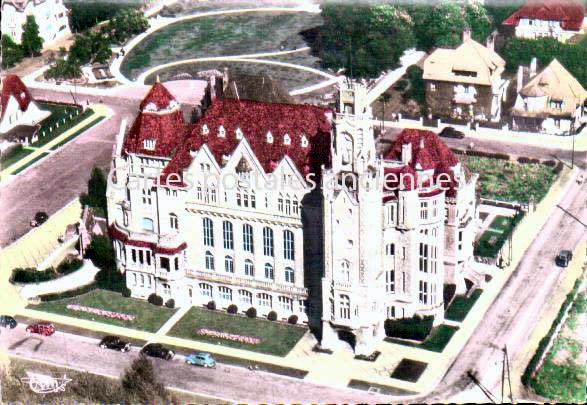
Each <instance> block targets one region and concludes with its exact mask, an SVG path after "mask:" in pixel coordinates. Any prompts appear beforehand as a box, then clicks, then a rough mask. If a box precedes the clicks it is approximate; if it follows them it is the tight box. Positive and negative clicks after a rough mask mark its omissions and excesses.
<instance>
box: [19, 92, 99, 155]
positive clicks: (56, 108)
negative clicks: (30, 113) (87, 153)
mask: <svg viewBox="0 0 587 405" xmlns="http://www.w3.org/2000/svg"><path fill="white" fill-rule="evenodd" d="M39 107H40V108H41V109H43V110H49V111H51V115H50V116H49V117H48V118H47V119H46V120H44V121H43V122H42V123H41V128H39V131H38V132H37V133H38V135H39V139H38V140H37V141H36V142H33V143H32V144H31V146H34V147H39V146H43V145H45V144H47V143H49V142H50V141H52V140H53V139H55V138H57V137H58V136H59V135H61V134H62V133H64V132H65V131H67V130H68V129H70V128H73V127H74V126H76V125H77V124H78V123H80V122H81V121H83V120H85V119H86V118H88V117H89V116H91V115H92V114H94V111H93V110H92V109H88V110H86V111H84V112H81V107H79V106H76V105H72V104H53V103H42V102H41V103H39ZM76 114H78V115H76ZM70 117H71V118H70ZM63 119H65V122H63ZM57 124H59V127H57V126H56V125H57ZM49 128H52V129H53V130H52V131H51V132H49ZM43 133H44V134H45V135H44V136H42V134H43Z"/></svg>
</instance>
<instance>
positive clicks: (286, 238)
mask: <svg viewBox="0 0 587 405" xmlns="http://www.w3.org/2000/svg"><path fill="white" fill-rule="evenodd" d="M294 249H295V248H294V234H293V232H292V231H288V230H285V231H283V258H284V259H285V260H295V250H294Z"/></svg>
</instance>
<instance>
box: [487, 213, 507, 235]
mask: <svg viewBox="0 0 587 405" xmlns="http://www.w3.org/2000/svg"><path fill="white" fill-rule="evenodd" d="M511 223H512V219H511V218H509V217H506V216H503V215H496V216H495V218H493V221H491V224H490V225H489V227H490V228H491V229H495V230H497V231H502V232H503V231H507V230H508V229H509V228H510V227H511Z"/></svg>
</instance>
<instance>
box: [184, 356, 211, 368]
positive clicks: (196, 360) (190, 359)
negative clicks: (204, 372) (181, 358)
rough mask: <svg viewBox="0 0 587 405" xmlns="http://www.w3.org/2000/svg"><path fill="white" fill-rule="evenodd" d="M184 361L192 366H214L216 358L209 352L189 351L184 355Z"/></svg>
mask: <svg viewBox="0 0 587 405" xmlns="http://www.w3.org/2000/svg"><path fill="white" fill-rule="evenodd" d="M185 362H186V363H187V364H191V365H192V366H202V367H206V368H215V367H216V360H214V357H212V355H211V354H210V353H191V354H188V355H187V356H185Z"/></svg>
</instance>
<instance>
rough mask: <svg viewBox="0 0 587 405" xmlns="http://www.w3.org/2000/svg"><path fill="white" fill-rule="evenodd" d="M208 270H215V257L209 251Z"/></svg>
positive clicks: (207, 257) (207, 256)
mask: <svg viewBox="0 0 587 405" xmlns="http://www.w3.org/2000/svg"><path fill="white" fill-rule="evenodd" d="M206 269H207V270H214V255H212V253H211V252H210V251H209V250H208V251H207V252H206Z"/></svg>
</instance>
